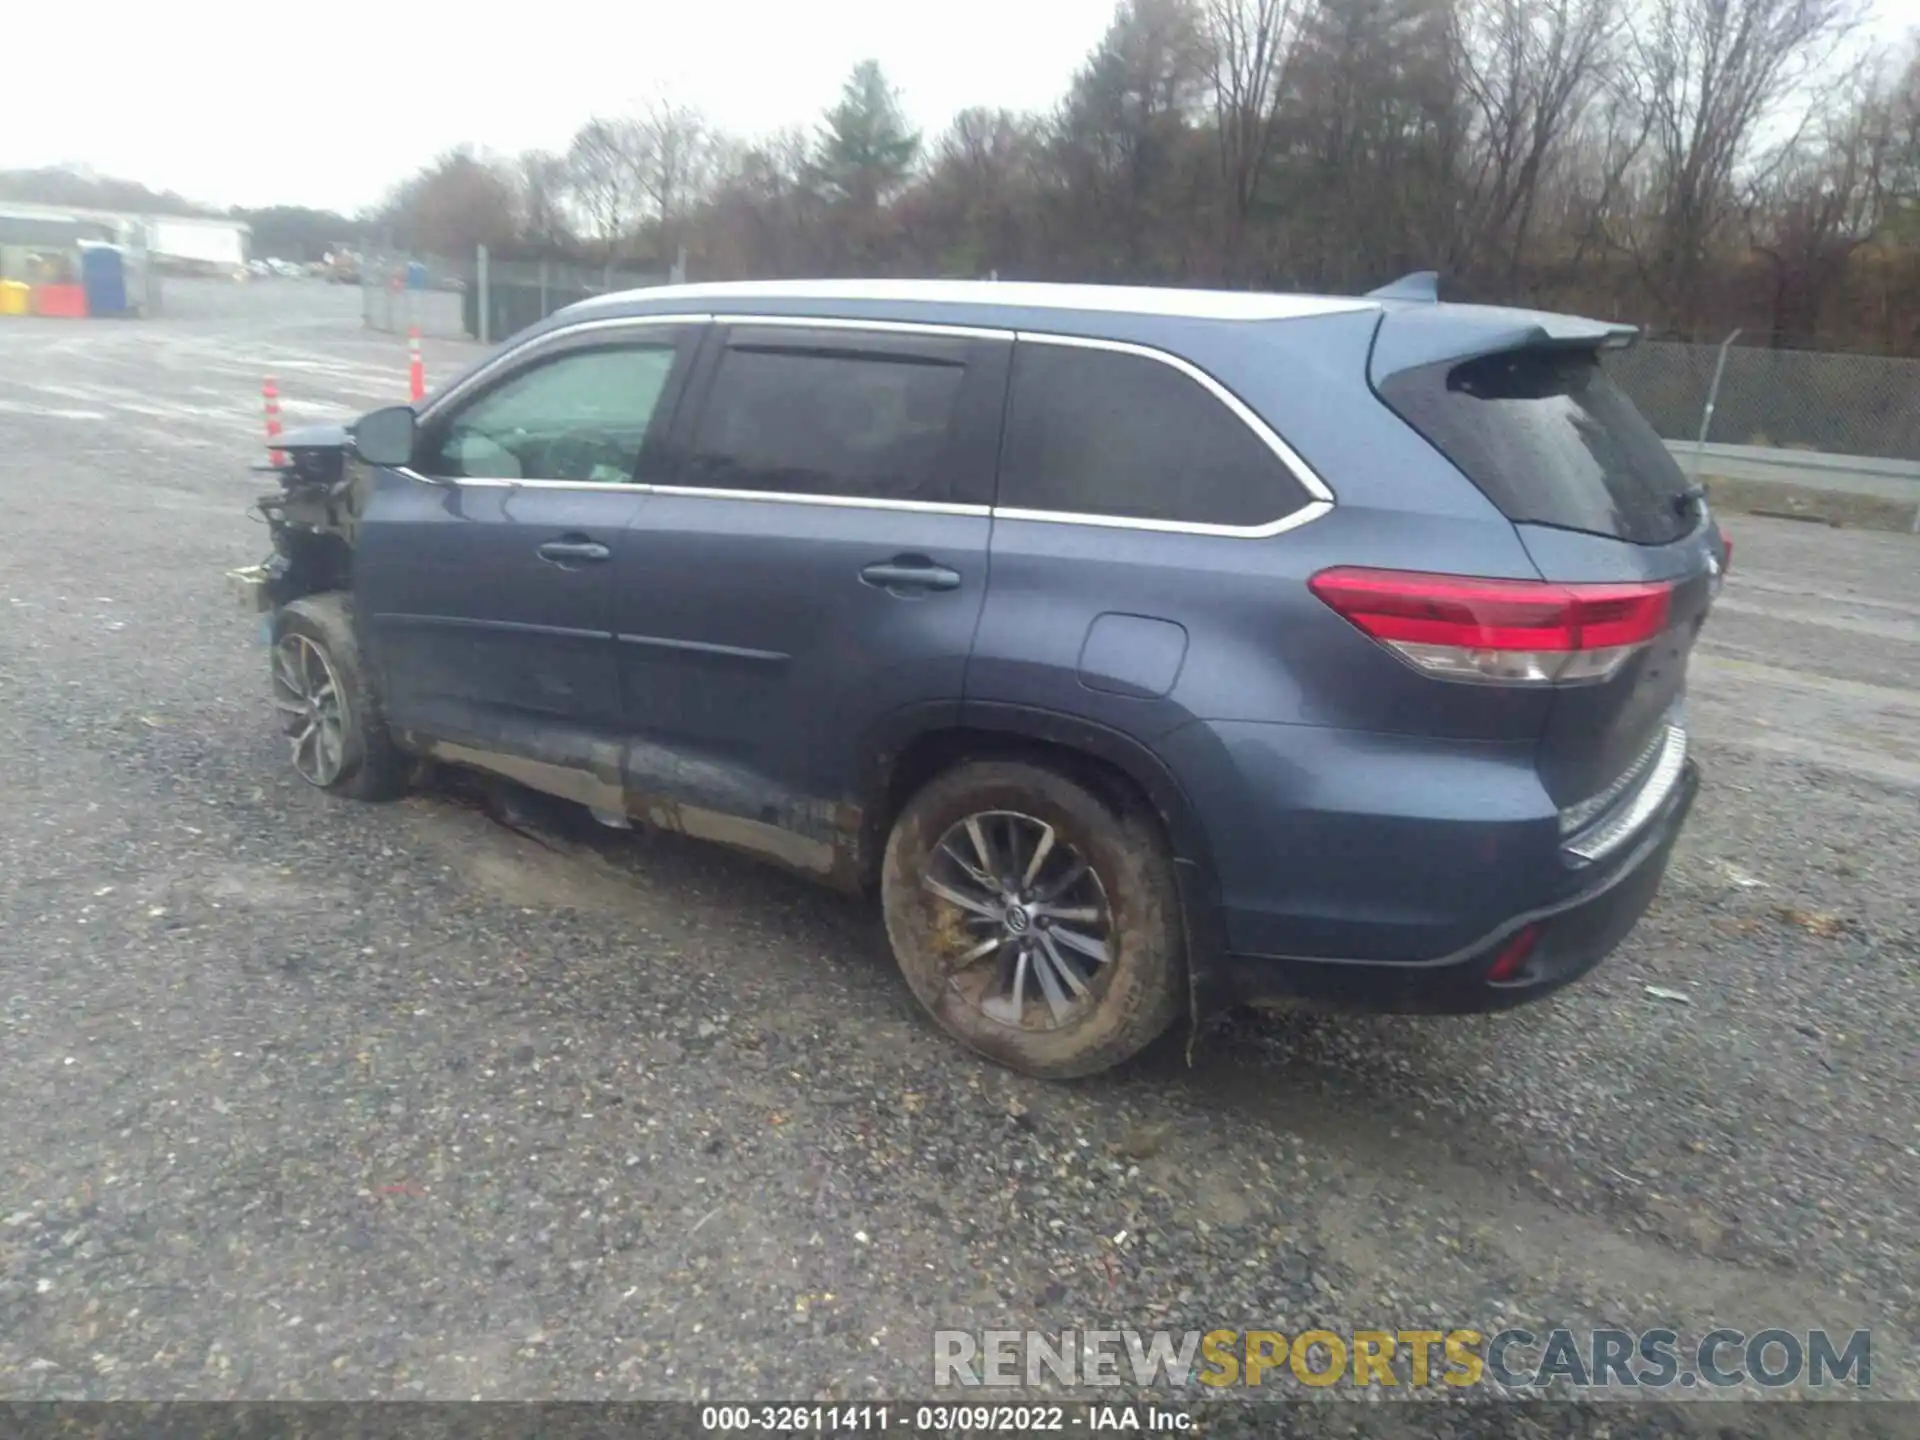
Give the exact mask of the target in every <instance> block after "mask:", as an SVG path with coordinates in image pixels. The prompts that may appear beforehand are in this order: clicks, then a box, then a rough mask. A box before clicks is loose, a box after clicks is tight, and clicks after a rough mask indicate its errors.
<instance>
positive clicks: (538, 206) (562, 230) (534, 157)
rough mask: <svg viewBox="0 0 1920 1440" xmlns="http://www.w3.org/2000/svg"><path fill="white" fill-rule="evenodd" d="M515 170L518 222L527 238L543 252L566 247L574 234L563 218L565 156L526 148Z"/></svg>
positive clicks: (565, 191)
mask: <svg viewBox="0 0 1920 1440" xmlns="http://www.w3.org/2000/svg"><path fill="white" fill-rule="evenodd" d="M518 169H519V172H520V207H521V223H522V226H523V228H524V230H525V234H526V238H527V240H529V241H530V242H532V243H533V244H534V245H535V246H537V247H538V248H540V249H541V250H543V251H548V250H562V249H565V248H567V247H568V246H570V245H571V244H572V243H573V238H574V236H573V225H572V223H571V222H570V221H569V220H568V218H567V194H568V175H567V162H566V160H565V158H564V157H562V156H559V155H554V154H551V153H549V152H548V151H545V150H529V151H527V152H526V153H525V154H523V155H522V156H521V157H520V159H519V161H518Z"/></svg>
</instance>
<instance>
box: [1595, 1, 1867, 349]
mask: <svg viewBox="0 0 1920 1440" xmlns="http://www.w3.org/2000/svg"><path fill="white" fill-rule="evenodd" d="M1857 15H1858V11H1857V8H1856V5H1855V0H1640V7H1639V11H1638V13H1637V14H1636V16H1635V17H1634V21H1633V24H1632V35H1633V43H1632V47H1631V51H1630V55H1629V59H1630V62H1631V65H1632V67H1633V70H1634V72H1635V74H1636V76H1637V79H1638V82H1639V86H1638V88H1639V103H1640V106H1641V109H1642V112H1643V114H1644V116H1645V118H1646V123H1647V134H1648V148H1649V154H1648V157H1647V159H1648V163H1649V167H1650V168H1649V173H1648V176H1647V182H1648V183H1647V187H1646V190H1645V197H1644V198H1645V202H1646V204H1645V207H1644V209H1643V210H1642V212H1641V213H1640V214H1638V215H1630V216H1628V217H1625V218H1626V220H1627V222H1628V224H1627V228H1626V230H1625V236H1626V240H1627V243H1628V246H1629V248H1630V249H1631V251H1632V253H1633V255H1634V257H1635V259H1636V262H1637V264H1638V266H1639V269H1640V273H1641V275H1642V277H1643V279H1644V280H1645V282H1646V284H1647V286H1648V288H1649V289H1650V290H1651V291H1652V292H1653V293H1654V295H1655V297H1656V298H1657V299H1658V300H1659V301H1660V303H1661V304H1662V305H1663V306H1664V307H1665V308H1666V309H1667V310H1668V311H1669V312H1670V313H1671V314H1672V315H1673V316H1674V318H1675V320H1676V321H1677V322H1678V326H1679V328H1680V330H1681V331H1682V333H1685V334H1691V333H1692V332H1693V330H1694V328H1695V321H1696V318H1697V316H1698V315H1699V311H1700V304H1701V301H1702V299H1703V294H1702V283H1703V281H1704V279H1705V271H1706V265H1707V260H1708V254H1709V250H1710V248H1711V247H1712V245H1713V244H1714V242H1715V241H1716V239H1718V238H1719V237H1720V236H1721V235H1722V234H1723V233H1724V232H1725V230H1726V229H1727V227H1728V225H1729V223H1730V222H1731V221H1732V220H1733V219H1735V218H1736V217H1737V214H1738V188H1737V185H1736V180H1737V179H1738V177H1739V174H1740V170H1741V167H1742V165H1743V164H1744V163H1745V162H1746V161H1747V160H1748V159H1749V158H1750V157H1751V155H1752V153H1753V151H1754V148H1755V145H1756V141H1757V138H1758V135H1759V132H1760V131H1761V129H1762V127H1763V126H1765V125H1767V124H1768V123H1769V122H1777V121H1778V120H1780V119H1781V118H1782V112H1783V110H1784V109H1785V108H1786V107H1787V106H1788V105H1789V104H1790V103H1793V102H1797V104H1796V105H1795V108H1796V109H1797V111H1798V116H1797V118H1798V119H1799V121H1800V122H1801V124H1804V121H1805V118H1806V117H1807V116H1808V115H1810V114H1811V113H1812V111H1813V110H1814V108H1815V107H1816V106H1817V104H1818V100H1817V98H1816V97H1812V96H1809V95H1807V94H1806V90H1805V87H1806V85H1807V83H1808V81H1809V80H1810V79H1811V78H1812V77H1814V76H1815V75H1816V74H1818V73H1820V72H1821V71H1822V70H1823V69H1824V68H1825V67H1826V66H1828V65H1829V64H1830V63H1831V62H1832V60H1833V58H1834V56H1835V54H1836V52H1837V50H1838V48H1839V46H1840V44H1841V42H1842V41H1843V40H1844V39H1845V38H1846V36H1847V35H1848V34H1849V33H1850V31H1851V30H1852V28H1853V25H1854V23H1855V21H1856V19H1857ZM1795 128H1796V129H1797V128H1799V126H1798V125H1796V126H1795Z"/></svg>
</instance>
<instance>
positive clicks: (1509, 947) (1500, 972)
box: [1487, 925, 1540, 985]
mask: <svg viewBox="0 0 1920 1440" xmlns="http://www.w3.org/2000/svg"><path fill="white" fill-rule="evenodd" d="M1539 939H1540V927H1539V926H1538V925H1529V926H1527V927H1526V929H1524V930H1522V931H1520V932H1519V933H1518V934H1516V935H1515V936H1514V937H1513V938H1512V939H1511V940H1509V941H1507V943H1506V944H1505V945H1502V946H1501V947H1500V953H1499V954H1498V955H1496V956H1494V957H1493V964H1491V965H1489V966H1488V967H1487V983H1488V984H1490V985H1498V984H1500V983H1501V982H1502V981H1505V980H1511V979H1513V977H1514V976H1516V975H1518V974H1519V973H1520V970H1521V967H1522V966H1524V965H1525V964H1526V963H1527V957H1528V956H1530V955H1531V954H1533V947H1534V945H1535V944H1537V943H1538V942H1539Z"/></svg>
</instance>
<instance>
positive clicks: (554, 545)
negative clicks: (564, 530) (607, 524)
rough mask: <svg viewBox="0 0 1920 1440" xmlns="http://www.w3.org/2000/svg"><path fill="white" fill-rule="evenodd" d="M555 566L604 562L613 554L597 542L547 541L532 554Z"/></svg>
mask: <svg viewBox="0 0 1920 1440" xmlns="http://www.w3.org/2000/svg"><path fill="white" fill-rule="evenodd" d="M534 553H535V554H537V555H538V556H539V557H540V558H541V559H542V560H550V561H552V562H553V563H554V564H555V565H578V564H582V563H585V562H588V561H599V560H605V559H607V558H608V557H609V556H610V555H612V554H613V552H612V551H611V550H609V549H607V547H606V546H604V545H602V544H601V543H600V542H599V541H598V540H549V541H547V543H546V544H544V545H542V546H541V547H540V548H539V549H538V550H537V551H535V552H534Z"/></svg>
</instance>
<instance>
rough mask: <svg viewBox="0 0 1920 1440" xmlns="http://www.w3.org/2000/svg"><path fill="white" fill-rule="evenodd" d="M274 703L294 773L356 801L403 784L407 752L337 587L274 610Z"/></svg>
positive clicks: (385, 794) (384, 795)
mask: <svg viewBox="0 0 1920 1440" xmlns="http://www.w3.org/2000/svg"><path fill="white" fill-rule="evenodd" d="M271 663H272V673H273V705H274V709H275V710H277V711H279V712H280V717H281V722H282V723H281V728H282V730H283V732H284V733H285V734H286V736H287V742H288V747H289V750H290V752H291V759H292V761H293V768H294V773H295V774H297V775H299V777H300V778H301V779H302V780H305V781H306V782H307V783H308V784H309V785H312V786H314V787H315V788H317V789H321V790H326V791H330V792H331V793H333V794H335V795H345V796H348V797H350V798H352V799H355V800H390V799H393V798H394V797H396V796H398V795H400V794H402V793H404V792H405V790H406V788H407V763H406V758H405V757H404V756H403V755H402V754H401V753H400V751H399V749H398V747H397V746H395V745H394V743H393V738H392V736H391V735H390V734H389V733H388V731H387V722H386V717H385V715H384V714H383V713H382V710H381V707H380V694H379V691H378V689H377V688H376V687H375V685H374V683H373V678H372V675H371V673H370V671H369V670H368V667H367V665H366V661H365V659H364V657H363V656H362V655H361V653H360V642H359V639H358V637H357V636H356V635H355V634H354V628H353V611H352V609H351V608H350V604H349V602H348V600H347V597H346V596H345V595H343V594H341V593H340V592H338V591H328V592H326V593H324V594H320V595H308V596H305V597H303V598H301V599H299V600H295V601H293V602H292V603H291V604H288V605H283V606H282V607H281V608H280V609H279V610H278V611H277V612H276V613H275V614H274V617H273V649H272V662H271Z"/></svg>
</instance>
